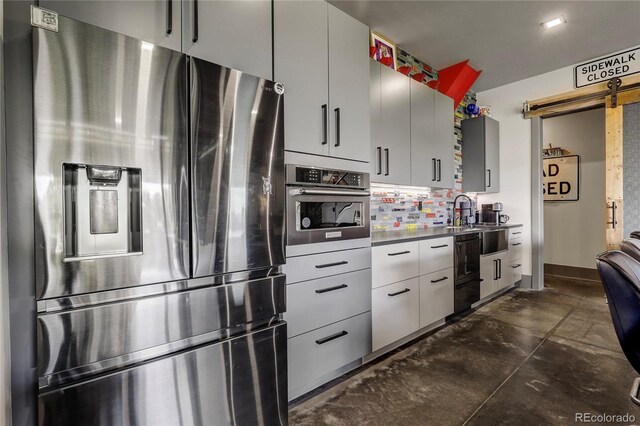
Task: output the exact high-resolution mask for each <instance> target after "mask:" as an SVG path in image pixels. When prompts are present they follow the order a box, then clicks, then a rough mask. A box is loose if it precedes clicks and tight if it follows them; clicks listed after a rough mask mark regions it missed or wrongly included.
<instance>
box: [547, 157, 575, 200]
mask: <svg viewBox="0 0 640 426" xmlns="http://www.w3.org/2000/svg"><path fill="white" fill-rule="evenodd" d="M542 166H543V170H542V194H543V196H544V201H578V199H579V197H580V156H578V155H565V156H562V157H549V158H543V159H542Z"/></svg>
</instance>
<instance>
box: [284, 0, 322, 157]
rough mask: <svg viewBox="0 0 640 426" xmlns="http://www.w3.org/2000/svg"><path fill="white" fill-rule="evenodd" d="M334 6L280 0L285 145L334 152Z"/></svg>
mask: <svg viewBox="0 0 640 426" xmlns="http://www.w3.org/2000/svg"><path fill="white" fill-rule="evenodd" d="M327 9H328V5H327V3H326V2H324V1H276V2H275V3H274V41H275V43H274V52H273V53H274V71H275V72H274V79H275V80H276V81H278V82H280V83H283V84H284V87H285V101H284V116H285V133H284V134H285V144H286V148H287V149H288V150H290V151H298V152H304V153H309V154H316V155H329V78H328V76H327V72H328V69H329V56H328V55H327V52H328V50H329V47H328V46H329V36H328V27H327Z"/></svg>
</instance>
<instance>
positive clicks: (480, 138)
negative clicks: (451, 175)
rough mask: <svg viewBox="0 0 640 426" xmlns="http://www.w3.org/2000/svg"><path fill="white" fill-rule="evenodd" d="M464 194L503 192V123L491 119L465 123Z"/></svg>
mask: <svg viewBox="0 0 640 426" xmlns="http://www.w3.org/2000/svg"><path fill="white" fill-rule="evenodd" d="M462 191H463V192H486V193H491V192H500V123H498V122H497V121H496V120H494V119H493V118H491V117H487V116H481V117H475V118H469V119H466V120H462Z"/></svg>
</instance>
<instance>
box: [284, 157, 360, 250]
mask: <svg viewBox="0 0 640 426" xmlns="http://www.w3.org/2000/svg"><path fill="white" fill-rule="evenodd" d="M286 183H287V245H290V246H291V245H298V244H310V243H322V242H329V241H337V240H347V239H356V238H369V237H370V232H371V231H370V229H369V196H370V191H369V174H368V173H361V172H351V171H346V170H332V169H323V168H317V167H307V166H297V165H293V164H289V165H287V168H286Z"/></svg>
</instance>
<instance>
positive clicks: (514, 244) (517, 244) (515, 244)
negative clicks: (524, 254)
mask: <svg viewBox="0 0 640 426" xmlns="http://www.w3.org/2000/svg"><path fill="white" fill-rule="evenodd" d="M520 244H522V243H513V244H511V245H512V246H519V245H520Z"/></svg>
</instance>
